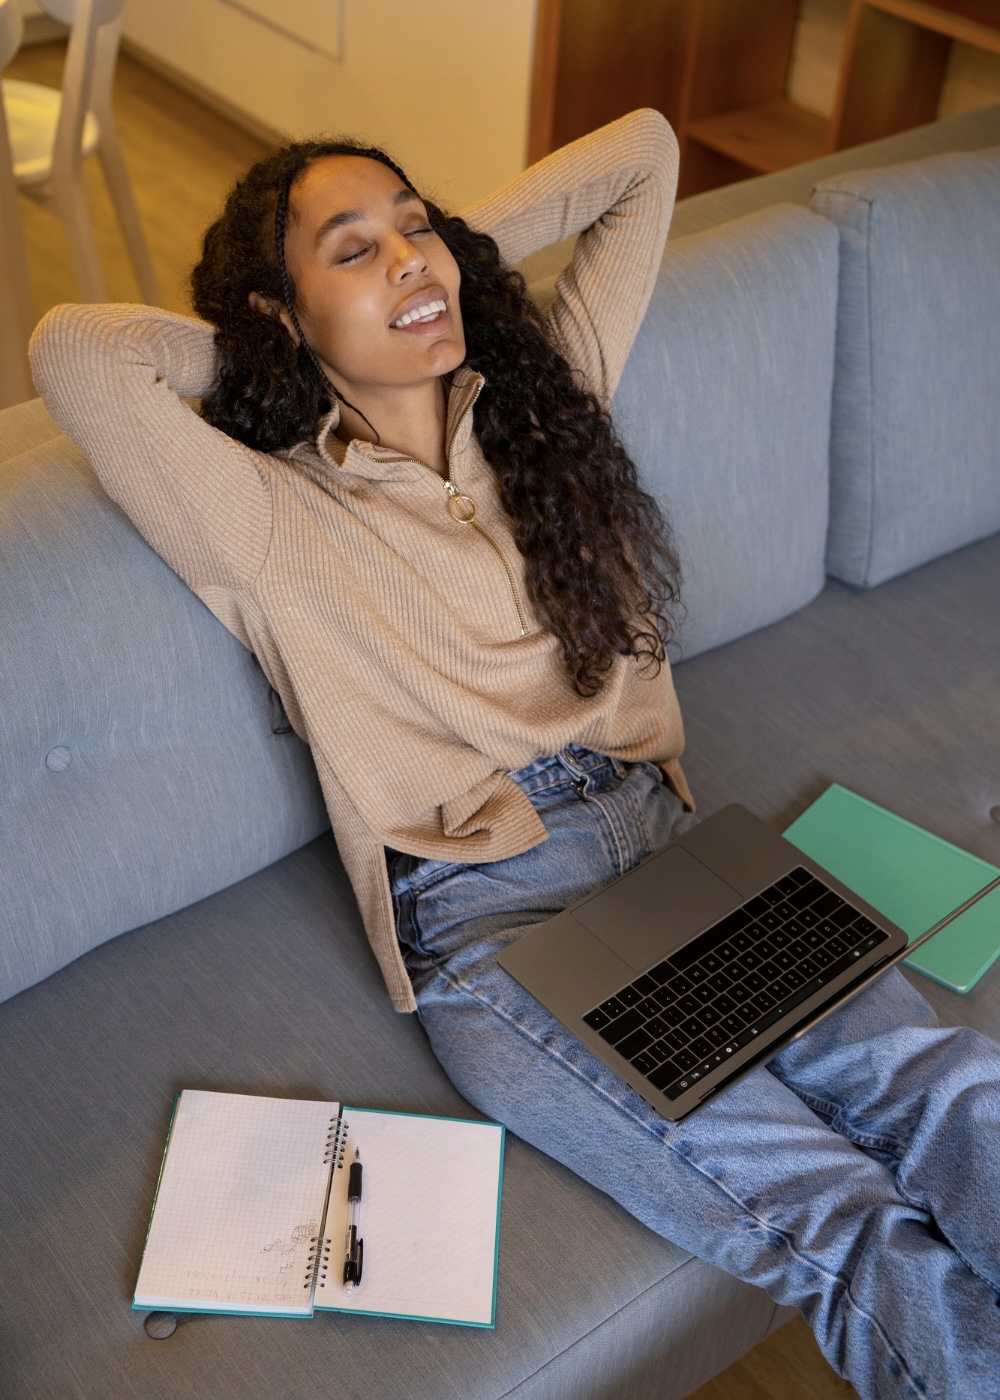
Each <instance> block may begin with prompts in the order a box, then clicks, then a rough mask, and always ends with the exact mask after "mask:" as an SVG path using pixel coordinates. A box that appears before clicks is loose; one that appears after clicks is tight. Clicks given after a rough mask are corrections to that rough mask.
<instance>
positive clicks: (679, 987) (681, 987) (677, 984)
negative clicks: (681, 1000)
mask: <svg viewBox="0 0 1000 1400" xmlns="http://www.w3.org/2000/svg"><path fill="white" fill-rule="evenodd" d="M693 986H694V983H693V982H689V981H688V979H687V978H686V977H685V976H684V974H683V973H682V972H677V973H675V974H674V976H673V977H672V978H671V979H670V981H669V982H668V983H667V988H668V990H669V991H671V992H672V993H673V995H674V996H675V997H682V996H683V995H684V994H685V992H689V991H690V990H691V988H692V987H693Z"/></svg>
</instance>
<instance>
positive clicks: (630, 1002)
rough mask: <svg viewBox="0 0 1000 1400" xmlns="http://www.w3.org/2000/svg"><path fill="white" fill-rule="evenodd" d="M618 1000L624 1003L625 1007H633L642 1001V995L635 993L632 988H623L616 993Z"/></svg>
mask: <svg viewBox="0 0 1000 1400" xmlns="http://www.w3.org/2000/svg"><path fill="white" fill-rule="evenodd" d="M618 1000H619V1001H621V1002H624V1003H625V1005H626V1006H635V1005H636V1004H637V1003H638V1002H640V1001H642V993H641V992H637V991H636V989H635V988H634V987H623V988H622V989H621V991H620V992H619V993H618Z"/></svg>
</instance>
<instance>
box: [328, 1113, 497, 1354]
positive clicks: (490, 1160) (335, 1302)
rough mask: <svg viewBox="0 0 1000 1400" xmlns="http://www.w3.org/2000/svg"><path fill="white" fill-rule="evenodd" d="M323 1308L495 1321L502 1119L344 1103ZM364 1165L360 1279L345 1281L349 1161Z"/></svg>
mask: <svg viewBox="0 0 1000 1400" xmlns="http://www.w3.org/2000/svg"><path fill="white" fill-rule="evenodd" d="M343 1116H344V1122H345V1123H346V1125H347V1143H346V1148H345V1151H344V1155H343V1163H344V1165H343V1169H342V1170H337V1171H335V1172H334V1176H333V1183H332V1185H331V1187H330V1206H329V1211H328V1213H327V1220H326V1229H325V1230H324V1234H325V1235H326V1237H327V1238H328V1239H329V1241H330V1263H329V1269H328V1272H327V1274H326V1278H325V1280H324V1281H323V1282H322V1283H321V1284H319V1285H317V1288H316V1307H317V1309H321V1308H323V1309H337V1310H344V1311H346V1312H362V1313H379V1314H381V1315H383V1316H384V1315H386V1314H389V1315H392V1316H395V1317H419V1318H425V1319H430V1320H434V1321H438V1322H464V1323H470V1324H478V1325H479V1326H484V1327H489V1326H492V1325H493V1300H494V1285H495V1280H496V1262H497V1255H496V1251H497V1224H498V1220H499V1212H500V1182H501V1166H502V1157H503V1129H502V1128H501V1127H500V1126H499V1124H496V1123H476V1122H473V1121H471V1120H458V1119H452V1118H430V1117H424V1116H421V1115H419V1114H408V1113H378V1112H373V1111H371V1110H367V1111H366V1110H364V1109H357V1108H350V1109H349V1108H346V1107H345V1109H344V1113H343ZM355 1147H357V1148H358V1149H359V1150H360V1153H361V1163H362V1166H363V1168H364V1172H363V1187H362V1203H361V1208H362V1214H361V1231H360V1233H361V1236H362V1238H363V1239H364V1244H365V1249H364V1268H363V1271H362V1280H361V1285H360V1287H359V1288H357V1289H355V1290H354V1292H353V1293H350V1294H348V1293H346V1292H345V1290H344V1286H343V1277H344V1247H345V1242H346V1237H347V1175H348V1172H347V1168H348V1167H349V1165H350V1163H351V1162H352V1161H353V1159H354V1149H355Z"/></svg>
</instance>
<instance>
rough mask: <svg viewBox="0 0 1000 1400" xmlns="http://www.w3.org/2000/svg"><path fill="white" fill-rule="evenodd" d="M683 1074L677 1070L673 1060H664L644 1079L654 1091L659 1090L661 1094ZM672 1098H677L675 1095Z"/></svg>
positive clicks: (680, 1070)
mask: <svg viewBox="0 0 1000 1400" xmlns="http://www.w3.org/2000/svg"><path fill="white" fill-rule="evenodd" d="M683 1073H684V1071H683V1070H682V1069H680V1068H678V1066H677V1065H676V1064H675V1063H674V1061H673V1060H665V1061H664V1062H663V1064H662V1065H660V1066H659V1068H658V1069H654V1070H651V1071H650V1073H649V1074H647V1076H646V1078H647V1079H648V1080H649V1082H650V1084H652V1085H653V1087H654V1088H655V1089H659V1090H660V1091H661V1092H663V1091H664V1090H665V1089H666V1088H667V1086H668V1085H670V1084H673V1083H674V1082H675V1081H676V1080H678V1079H679V1078H680V1077H681V1075H682V1074H683ZM672 1097H674V1098H676V1097H677V1096H676V1094H675V1095H672Z"/></svg>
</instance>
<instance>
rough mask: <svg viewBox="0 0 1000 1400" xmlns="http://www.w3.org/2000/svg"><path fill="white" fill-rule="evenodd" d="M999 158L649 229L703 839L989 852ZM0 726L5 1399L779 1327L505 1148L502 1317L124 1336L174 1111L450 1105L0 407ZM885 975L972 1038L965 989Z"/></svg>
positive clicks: (998, 142) (303, 866)
mask: <svg viewBox="0 0 1000 1400" xmlns="http://www.w3.org/2000/svg"><path fill="white" fill-rule="evenodd" d="M991 146H993V147H997V146H1000V107H994V108H990V109H987V110H985V111H982V112H979V113H974V114H971V115H969V116H965V117H961V118H956V119H953V120H951V121H949V122H944V123H939V124H936V125H935V126H932V127H928V128H924V129H922V130H921V131H917V132H913V133H908V134H907V135H905V136H902V137H897V138H893V139H891V140H889V141H883V142H878V143H875V144H874V145H872V146H870V147H864V148H860V149H858V150H854V151H849V152H843V153H841V154H840V155H838V156H834V157H830V158H829V159H827V160H825V161H822V162H817V163H816V164H815V165H813V166H809V167H801V168H799V169H798V170H794V171H788V172H784V173H782V174H780V175H777V176H771V177H767V178H762V179H758V180H753V181H748V182H746V183H745V184H741V185H736V186H732V187H729V188H727V189H724V190H720V191H716V192H713V193H710V194H706V195H699V196H697V197H695V198H694V199H691V200H687V201H685V202H684V203H682V204H681V205H679V206H678V208H677V211H676V215H675V219H674V225H673V229H672V233H671V239H670V242H669V243H668V246H667V250H666V253H665V256H664V262H663V269H662V273H661V277H660V280H659V283H658V285H657V289H656V292H655V295H654V299H653V303H652V305H651V307H650V311H649V314H648V316H647V317H646V320H645V322H644V325H643V328H642V331H641V333H640V336H639V339H638V341H637V344H636V346H635V349H634V351H633V353H632V356H631V358H630V360H629V364H628V367H627V370H626V374H625V377H624V380H623V382H622V385H621V388H620V391H619V394H618V397H617V400H616V413H617V415H618V418H619V420H620V425H621V428H622V431H623V432H624V434H625V436H626V438H627V440H628V441H629V443H630V445H631V447H632V450H633V452H634V454H635V456H636V458H637V460H638V461H639V463H640V466H641V469H642V472H643V475H644V478H645V481H646V482H647V484H648V485H649V486H650V487H651V489H653V490H654V491H655V492H656V493H657V494H658V495H659V496H660V498H661V499H662V500H663V501H664V503H665V505H666V507H667V509H668V511H669V513H670V515H671V518H672V520H673V522H674V528H675V532H676V536H677V540H678V544H679V548H680V552H681V554H682V556H683V559H684V562H685V567H686V576H687V586H686V593H685V601H686V608H687V611H686V616H685V619H684V623H683V628H682V633H681V640H680V647H679V651H678V655H677V657H676V660H677V666H676V682H677V688H678V691H679V693H680V697H681V703H682V706H683V710H684V714H685V718H686V724H687V736H688V748H687V754H686V758H685V768H686V771H687V773H688V776H689V778H690V781H691V783H692V786H693V789H694V791H695V794H696V796H697V798H698V801H699V805H700V810H701V812H702V813H703V814H707V813H709V812H711V811H713V810H715V809H716V808H717V807H719V806H721V805H722V804H723V803H725V802H727V801H731V800H738V801H742V802H745V803H746V804H747V805H749V806H751V807H753V808H754V809H755V810H756V811H758V812H759V813H760V814H761V815H762V816H764V817H765V818H766V819H767V820H769V821H771V822H772V823H774V824H775V825H776V826H777V827H779V828H780V827H784V826H785V825H787V823H788V822H789V821H790V820H792V819H793V818H794V817H795V816H796V815H797V814H798V813H799V812H800V811H801V810H802V809H803V808H804V807H805V806H806V805H808V803H809V802H811V801H812V800H813V799H814V798H815V797H816V796H817V795H818V794H819V793H820V792H821V791H822V790H823V788H824V787H825V786H826V784H827V783H829V782H831V781H838V782H841V783H843V784H845V785H846V786H848V787H851V788H854V789H855V790H856V791H858V792H860V793H862V794H864V795H865V796H867V797H870V798H872V799H873V800H875V801H876V802H879V803H882V804H883V805H885V806H888V807H891V808H892V809H894V810H895V811H897V812H899V813H901V814H902V815H904V816H906V817H909V818H911V819H913V820H915V821H917V822H919V823H921V824H923V825H924V826H926V827H928V828H930V829H931V830H933V831H936V832H938V833H939V834H940V835H942V836H944V837H946V838H947V839H949V840H952V841H955V842H957V843H958V844H959V845H961V846H964V847H966V848H967V849H969V850H971V851H974V852H976V853H977V854H979V855H981V856H983V857H985V858H986V859H991V860H993V861H995V862H996V861H1000V825H998V824H997V823H998V820H1000V626H998V621H1000V535H998V533H997V532H998V531H1000V264H998V259H997V257H996V246H997V230H998V228H1000V152H998V151H996V150H994V151H989V150H987V149H985V148H989V147H991ZM941 152H945V153H946V152H959V153H962V152H964V154H958V155H954V154H952V155H947V154H945V155H941V154H937V153H941ZM929 157H933V158H929ZM910 161H918V162H919V163H918V164H909V165H906V164H900V162H910ZM845 172H854V173H845ZM816 184H819V185H820V186H821V188H820V189H819V190H818V191H817V192H816V193H815V194H813V193H812V191H813V187H814V185H816ZM534 271H535V272H538V271H544V267H543V266H542V264H536V266H535V268H534ZM876 585H877V586H876ZM0 701H2V704H0V734H2V741H3V742H2V746H0V765H2V774H3V779H2V784H0V874H2V888H3V899H2V901H0V996H2V997H5V998H7V999H6V1000H5V1001H4V1003H3V1005H0V1064H2V1086H0V1155H2V1163H3V1194H2V1204H0V1261H2V1262H0V1395H2V1396H3V1397H10V1400H35V1398H36V1397H37V1400H41V1398H42V1397H51V1398H52V1400H69V1397H87V1400H97V1398H98V1397H100V1400H104V1397H119V1396H121V1397H124V1396H134V1397H142V1400H167V1397H171V1400H173V1398H174V1397H177V1398H178V1400H179V1397H190V1396H196V1395H197V1396H202V1395H204V1396H211V1397H213V1400H216V1397H221V1396H233V1397H236V1396H239V1397H249V1396H288V1397H294V1398H295V1400H311V1397H319V1396H331V1395H332V1396H345V1397H354V1396H362V1395H363V1396H366V1397H373V1400H376V1398H377V1400H390V1398H391V1400H397V1398H398V1400H403V1398H404V1397H405V1400H444V1398H445V1397H454V1400H486V1398H487V1397H489V1400H498V1397H517V1400H542V1397H544V1400H653V1398H654V1397H656V1400H679V1397H682V1396H685V1395H688V1394H689V1393H690V1392H691V1391H692V1390H693V1389H695V1388H696V1387H697V1386H699V1385H700V1384H701V1383H703V1382H704V1381H705V1380H706V1379H708V1378H709V1377H710V1376H711V1375H713V1374H715V1373H716V1372H717V1371H719V1370H720V1369H722V1368H723V1367H725V1366H727V1365H728V1364H730V1363H731V1362H732V1361H733V1360H735V1359H736V1358H737V1357H738V1356H740V1355H741V1354H742V1353H743V1352H744V1351H746V1350H747V1349H748V1348H750V1347H752V1346H754V1345H756V1344H757V1342H759V1341H760V1340H761V1339H762V1338H763V1337H764V1336H765V1335H766V1334H767V1333H768V1331H769V1330H770V1329H773V1328H774V1327H775V1326H777V1325H779V1324H780V1323H781V1322H782V1321H784V1320H785V1318H786V1316H787V1314H786V1313H784V1312H782V1311H780V1310H776V1309H775V1307H774V1305H772V1303H771V1302H770V1301H769V1299H768V1298H767V1297H766V1296H765V1295H764V1294H763V1293H762V1292H759V1291H758V1290H756V1289H754V1288H751V1287H748V1286H745V1285H742V1284H739V1283H737V1282H736V1281H734V1280H732V1279H730V1278H728V1277H727V1276H725V1275H723V1274H721V1273H719V1272H718V1271H716V1270H715V1269H713V1268H711V1267H709V1266H707V1265H705V1264H703V1263H701V1262H700V1261H698V1260H697V1259H694V1258H692V1257H690V1256H688V1255H687V1254H686V1253H685V1252H684V1251H683V1250H681V1249H679V1248H677V1247H676V1246H674V1245H672V1244H670V1243H669V1242H667V1241H664V1240H661V1239H659V1238H657V1237H656V1236H654V1235H652V1234H651V1233H649V1232H648V1231H647V1230H646V1229H645V1228H644V1227H643V1226H641V1225H639V1224H638V1223H636V1222H635V1221H634V1220H632V1219H631V1218H630V1217H628V1216H627V1215H625V1214H624V1213H623V1212H622V1211H621V1210H620V1209H619V1208H618V1207H617V1206H616V1205H614V1204H613V1203H612V1202H611V1201H610V1200H608V1199H607V1198H605V1197H603V1196H601V1195H600V1194H598V1193H597V1192H595V1191H594V1190H593V1189H591V1188H590V1187H588V1186H586V1185H584V1184H583V1183H581V1182H579V1181H577V1180H576V1179H575V1178H573V1177H572V1176H571V1175H570V1174H569V1173H568V1172H566V1171H565V1170H563V1169H562V1168H561V1167H559V1166H557V1165H556V1164H554V1163H552V1162H551V1161H549V1160H547V1159H546V1158H545V1157H543V1156H542V1155H541V1154H539V1153H538V1152H536V1151H534V1150H533V1149H532V1148H530V1147H528V1146H526V1145H525V1144H523V1143H522V1142H520V1141H518V1140H517V1139H515V1138H513V1137H510V1136H509V1137H508V1148H507V1168H506V1175H505V1184H504V1202H503V1222H502V1233H501V1248H500V1288H499V1300H498V1321H497V1326H496V1329H495V1331H491V1332H490V1331H487V1332H483V1331H479V1330H472V1329H463V1328H453V1327H441V1326H435V1325H433V1324H410V1323H402V1322H392V1321H384V1320H378V1319H367V1318H350V1317H341V1316H336V1315H327V1316H321V1317H317V1318H316V1319H314V1320H313V1321H311V1322H305V1323H299V1322H288V1321H280V1320H273V1319H265V1318H259V1319H258V1318H249V1319H241V1318H225V1317H208V1316H200V1317H194V1318H190V1319H186V1320H182V1322H181V1325H180V1326H179V1327H178V1328H177V1331H176V1332H175V1333H174V1335H173V1336H172V1337H170V1338H169V1339H168V1340H165V1341H153V1340H151V1339H150V1338H149V1337H148V1336H146V1334H145V1333H144V1331H143V1319H142V1316H141V1315H140V1314H137V1313H134V1312H132V1311H130V1307H129V1304H130V1300H131V1294H132V1289H133V1286H134V1282H135V1275H136V1271H137V1267H138V1262H139V1256H140V1252H141V1248H142V1241H143V1237H144V1231H145V1228H146V1222H147V1217H148V1212H149V1207H150V1203H151V1200H152V1196H153V1191H154V1188H155V1184H156V1176H157V1171H158V1167H159V1157H160V1152H161V1150H162V1145H163V1140H164V1135H165V1132H166V1127H167V1123H168V1120H169V1115H170V1107H171V1101H172V1098H173V1095H174V1094H175V1093H176V1092H177V1090H178V1089H180V1088H181V1087H183V1086H197V1087H202V1088H215V1089H225V1090H237V1091H242V1092H249V1093H263V1094H277V1095H286V1094H287V1095H294V1096H299V1097H321V1098H340V1099H342V1100H345V1101H347V1102H354V1103H361V1104H366V1105H371V1106H376V1107H377V1106H386V1107H393V1108H404V1109H411V1110H415V1111H428V1112H434V1113H448V1114H468V1115H470V1116H473V1110H472V1109H470V1108H469V1107H468V1105H466V1104H465V1103H464V1102H463V1101H462V1100H461V1099H460V1097H459V1096H458V1095H457V1093H456V1092H455V1091H454V1090H453V1089H452V1088H451V1086H450V1085H449V1083H448V1081H447V1080H446V1079H445V1077H444V1075H443V1074H442V1072H441V1071H440V1070H439V1068H438V1067H437V1064H436V1062H435V1061H434V1059H433V1057H432V1056H431V1054H430V1052H429V1050H428V1048H427V1046H426V1044H425V1042H424V1040H423V1037H422V1032H421V1029H420V1026H419V1024H418V1023H417V1021H416V1019H415V1018H412V1017H403V1016H398V1015H395V1014H394V1013H393V1012H392V1010H391V1009H390V1006H389V1002H388V998H387V997H386V995H385V993H384V990H383V988H382V985H381V982H380V979H379V975H378V972H377V969H376V966H375V963H374V960H373V958H372V955H371V954H370V952H369V949H368V946H367V943H366V941H365V939H364V935H363V933H362V930H361V926H360V922H359V919H358V915H357V911H356V908H355V906H354V903H353V899H352V896H351V892H350V888H349V885H348V883H347V881H346V878H345V876H344V872H343V869H342V867H341V865H340V863H339V860H338V857H337V852H336V849H335V847H334V845H333V842H332V839H331V837H330V835H329V832H328V831H326V832H325V826H326V823H325V817H324V812H323V808H322V804H321V801H320V796H319V791H318V787H317V784H316V781H315V777H314V775H313V772H312V768H311V764H310V761H309V756H308V753H307V751H306V750H305V748H304V747H303V746H302V745H301V744H300V743H299V741H298V740H297V739H295V738H294V737H293V736H291V735H280V734H275V733H274V732H273V731H274V728H275V719H276V716H275V714H274V712H273V710H272V708H271V702H270V697H269V692H268V688H267V686H266V684H265V683H264V681H263V678H262V676H261V674H260V672H259V670H258V669H257V668H256V666H255V663H254V661H253V659H252V658H251V657H250V656H249V654H248V653H246V652H245V651H244V650H243V649H242V648H241V647H240V645H239V644H238V643H237V642H236V641H235V640H234V639H233V638H232V637H231V636H230V635H229V634H228V633H227V632H226V631H225V630H224V629H223V628H222V627H221V626H220V625H219V624H218V623H217V622H216V621H215V620H214V618H213V617H212V616H211V615H210V614H209V613H208V612H207V611H206V610H205V609H204V608H203V607H202V606H201V604H200V603H198V602H197V600H195V599H194V598H193V596H192V595H190V594H189V593H188V592H187V591H186V590H185V588H184V587H183V585H182V584H181V583H180V582H179V580H178V579H177V578H176V577H175V576H174V575H173V574H172V573H171V572H170V570H169V569H167V568H166V566H165V565H163V564H162V563H161V562H160V561H159V559H158V558H157V557H156V556H155V555H154V554H153V553H152V552H151V551H150V550H149V549H148V547H147V546H146V545H145V544H144V543H143V541H142V540H141V539H140V538H139V537H138V536H137V535H136V533H135V531H134V530H133V529H132V528H131V526H130V525H129V524H128V523H127V521H125V519H124V518H123V517H122V516H121V514H120V513H119V512H118V511H117V509H116V508H115V507H113V506H112V505H111V504H110V503H109V502H108V501H107V499H106V498H105V497H104V496H103V495H102V494H101V492H100V490H99V488H98V487H97V485H96V483H95V480H94V478H93V476H92V474H91V472H90V470H89V468H88V466H87V464H86V462H85V461H84V459H83V458H82V457H81V455H80V453H79V452H78V451H77V450H76V449H75V448H74V447H73V446H72V445H71V444H69V443H68V442H67V441H66V440H65V439H64V438H62V437H61V436H60V435H59V434H58V432H57V430H56V429H55V427H54V426H53V425H52V423H51V421H50V420H49V419H48V418H47V416H46V415H45V413H44V411H43V409H42V407H41V405H40V403H39V402H38V401H34V402H31V403H28V404H25V405H22V406H19V407H17V408H14V409H9V410H7V411H5V412H4V413H2V414H0ZM991 813H992V815H991ZM324 833H325V834H324ZM119 935H124V936H119ZM908 975H910V976H911V977H912V979H913V981H914V983H915V984H916V985H917V986H918V987H919V988H920V990H921V991H922V992H923V993H924V994H925V995H926V996H928V997H929V998H930V1000H931V1001H932V1002H933V1003H934V1005H935V1007H936V1008H937V1010H938V1013H939V1015H940V1017H941V1019H942V1020H943V1021H947V1022H966V1023H968V1024H971V1025H974V1026H976V1027H979V1028H980V1029H982V1030H985V1031H987V1032H991V1033H993V1034H998V1033H1000V973H998V971H997V969H994V971H993V972H992V973H991V974H988V975H987V976H986V977H985V978H984V979H983V981H982V982H981V983H980V984H979V986H978V987H977V988H976V989H975V990H974V991H973V992H972V993H970V994H969V995H967V996H964V997H961V996H956V995H953V994H951V993H949V992H947V991H945V990H944V989H943V988H941V987H939V986H937V985H935V984H933V983H931V982H929V981H927V980H926V979H924V978H922V977H920V976H919V975H918V974H913V973H910V974H908ZM419 1189H420V1184H419V1183H414V1192H415V1194H416V1193H417V1192H418V1191H419Z"/></svg>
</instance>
